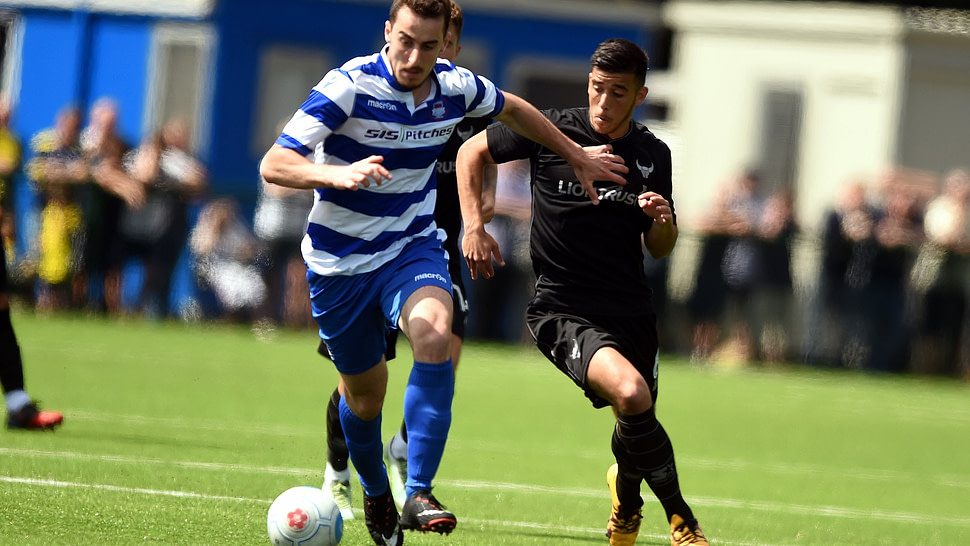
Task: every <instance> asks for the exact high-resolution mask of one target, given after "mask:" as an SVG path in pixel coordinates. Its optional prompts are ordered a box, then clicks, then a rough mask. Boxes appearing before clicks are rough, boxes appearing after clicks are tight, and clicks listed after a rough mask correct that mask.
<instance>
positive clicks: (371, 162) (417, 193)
mask: <svg viewBox="0 0 970 546" xmlns="http://www.w3.org/2000/svg"><path fill="white" fill-rule="evenodd" d="M450 13H451V2H450V0H394V2H393V3H392V5H391V9H390V16H389V18H388V21H386V22H385V25H384V38H385V42H386V45H385V46H384V48H383V49H382V50H381V51H380V52H378V53H375V54H372V55H369V56H365V57H358V58H355V59H352V60H350V61H348V62H347V63H345V64H344V65H343V66H341V67H340V68H339V69H335V70H331V71H330V72H328V73H327V74H326V75H325V76H324V78H323V79H322V80H321V81H320V83H318V84H317V85H316V86H314V88H313V89H312V90H311V92H310V96H309V97H308V98H307V100H306V101H305V102H304V103H303V105H302V106H301V107H300V108H299V110H297V112H296V113H295V114H294V116H293V118H292V119H291V120H290V121H289V122H288V123H287V125H286V126H285V127H284V129H283V133H282V134H281V135H280V136H279V138H278V139H277V140H276V143H275V144H274V145H273V147H272V148H271V149H270V150H269V151H268V152H267V153H266V155H265V156H264V158H263V161H262V163H261V165H260V173H261V174H262V176H263V179H264V180H266V181H268V182H270V183H275V184H280V185H284V186H289V187H295V188H311V189H314V190H315V198H314V205H313V208H312V210H311V211H310V215H309V225H308V227H307V235H306V237H304V239H303V243H302V250H303V257H304V260H305V261H306V263H307V279H308V281H309V285H310V298H311V302H312V309H313V316H314V318H315V319H316V321H317V324H318V325H319V332H320V338H321V340H323V341H324V342H326V344H327V346H328V347H329V350H330V356H331V357H332V360H333V362H334V365H335V366H336V368H337V370H338V371H339V372H340V377H341V380H342V381H343V383H344V385H345V392H344V396H343V397H342V398H341V401H340V421H341V425H342V426H343V429H344V433H345V436H346V440H347V446H348V449H349V451H350V459H351V461H352V462H353V464H354V467H355V468H356V469H357V472H358V474H359V476H360V480H361V485H362V487H363V490H364V519H365V522H366V523H367V527H368V530H369V532H370V534H371V537H372V538H373V539H374V542H375V543H377V544H401V543H403V539H404V537H403V533H402V530H403V529H414V530H418V531H424V532H427V531H434V532H438V533H450V532H451V531H452V530H453V529H454V527H455V525H456V523H457V519H456V518H455V516H454V514H452V513H451V512H449V511H447V510H446V509H444V507H443V506H442V505H441V503H439V502H438V501H437V499H436V498H435V497H434V496H433V495H432V494H431V488H432V481H433V479H434V476H435V474H436V472H437V470H438V466H439V464H440V462H441V457H442V454H443V453H444V447H445V441H446V440H447V437H448V430H449V428H450V425H451V402H452V398H453V396H454V371H453V368H452V362H451V356H450V354H451V347H450V345H451V322H452V305H453V304H452V298H451V288H452V283H451V279H450V277H449V274H448V263H447V255H446V252H445V251H444V249H443V247H442V243H443V239H444V235H443V233H442V232H441V230H439V229H438V228H437V226H436V224H435V222H434V207H435V175H434V173H435V162H436V159H437V157H438V155H439V154H440V152H441V149H442V147H443V146H444V145H445V143H446V142H447V140H448V138H449V137H450V136H451V133H452V132H453V131H454V128H455V125H457V124H458V122H460V121H461V120H462V119H463V118H465V117H492V118H495V119H497V120H499V121H502V122H504V123H505V124H506V125H508V126H509V127H512V128H513V129H514V130H515V131H517V132H518V133H520V134H522V135H523V136H525V137H527V138H530V139H532V140H535V141H537V142H539V143H541V144H542V145H544V146H546V147H547V148H549V149H551V150H554V151H555V152H556V153H558V154H559V155H560V156H562V157H563V158H565V159H566V161H567V162H568V163H569V164H570V165H572V166H573V168H574V170H575V171H576V173H577V176H578V178H579V179H580V180H584V181H586V182H587V183H590V184H591V183H592V181H593V180H612V181H614V182H616V183H620V182H622V180H623V178H622V176H620V174H617V173H615V172H613V169H616V168H617V167H616V166H615V165H612V164H610V163H609V162H603V161H601V160H600V159H598V158H591V157H588V156H587V155H586V153H585V152H584V151H583V149H582V148H581V147H580V146H579V145H578V144H576V143H574V142H572V141H571V140H570V139H568V138H567V137H566V136H565V135H563V134H562V132H560V131H559V130H558V129H556V128H555V126H553V125H552V124H551V123H550V122H549V121H548V120H547V119H546V118H545V117H544V116H542V114H541V113H539V111H538V110H536V109H535V107H533V106H532V105H530V104H529V103H527V102H526V101H524V100H522V99H521V98H519V97H516V96H515V95H512V94H510V93H505V92H503V91H501V90H500V89H498V88H497V87H495V85H494V84H493V83H492V82H491V81H489V80H488V79H486V78H483V77H481V76H478V75H475V74H473V73H471V72H470V71H468V70H467V69H464V68H459V67H456V66H455V65H454V64H452V63H450V62H441V63H439V62H438V61H437V57H438V53H439V52H440V51H441V48H442V46H443V45H444V41H445V34H446V32H447V28H448V24H449V18H450ZM311 156H312V157H311ZM624 171H625V168H624ZM389 328H399V329H400V330H401V331H402V332H403V333H404V334H405V336H407V338H408V340H409V342H410V344H411V349H412V353H413V355H414V363H413V365H412V368H411V373H410V376H409V378H408V384H407V387H406V389H405V396H404V418H405V421H406V423H407V429H408V436H409V438H408V440H409V442H408V480H407V484H406V490H407V494H408V498H407V500H406V502H405V504H404V508H403V510H402V511H401V514H400V516H399V515H398V511H397V507H396V506H395V505H394V500H393V498H392V496H391V492H390V488H389V484H388V478H387V471H386V468H385V466H384V461H383V445H382V442H381V410H382V407H383V403H384V396H385V393H386V390H387V377H388V370H387V363H386V361H385V360H384V356H383V355H384V352H385V333H386V332H387V331H388V329H389Z"/></svg>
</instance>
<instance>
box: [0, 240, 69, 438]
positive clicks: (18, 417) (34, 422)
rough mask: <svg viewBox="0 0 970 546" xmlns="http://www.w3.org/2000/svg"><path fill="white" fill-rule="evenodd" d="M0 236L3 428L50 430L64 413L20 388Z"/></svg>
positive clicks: (21, 377) (21, 369)
mask: <svg viewBox="0 0 970 546" xmlns="http://www.w3.org/2000/svg"><path fill="white" fill-rule="evenodd" d="M4 255H5V250H4V248H3V239H2V238H0V386H2V387H3V397H4V401H5V403H6V406H7V428H11V429H25V430H50V429H53V428H55V427H57V426H58V425H60V424H61V422H63V420H64V416H63V415H61V414H60V412H56V411H44V410H40V409H39V408H38V407H37V404H36V403H34V401H32V400H31V399H30V396H29V395H28V394H27V392H26V391H25V390H24V365H23V360H22V359H21V354H20V344H19V343H17V335H16V333H15V332H14V329H13V323H12V322H11V321H10V300H9V299H8V298H7V264H6V260H5V259H3V256H4Z"/></svg>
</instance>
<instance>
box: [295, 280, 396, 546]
mask: <svg viewBox="0 0 970 546" xmlns="http://www.w3.org/2000/svg"><path fill="white" fill-rule="evenodd" d="M307 280H308V281H309V284H310V294H311V304H312V308H313V317H314V319H315V320H316V321H317V324H318V326H319V327H320V338H321V340H323V341H324V342H325V343H326V345H327V349H328V354H329V356H330V357H331V358H332V359H333V363H334V366H335V367H336V368H337V371H338V372H340V378H341V383H342V384H343V392H342V393H341V394H342V396H341V397H340V399H339V401H338V402H337V404H338V414H339V419H340V427H341V428H342V430H343V437H344V439H345V441H346V444H347V450H348V452H349V455H350V460H351V461H352V462H353V465H354V468H355V470H356V471H357V474H358V476H359V477H360V483H361V487H362V488H363V490H364V520H365V523H366V525H367V529H368V531H369V532H370V535H371V537H372V538H373V539H374V541H375V542H376V543H377V544H384V543H386V542H387V541H389V540H390V541H393V540H395V537H396V540H397V541H398V543H400V542H402V541H403V534H402V532H401V529H400V525H399V523H398V511H397V508H396V507H395V506H394V499H393V498H392V497H391V491H390V487H389V484H388V481H387V471H386V469H385V467H384V461H383V452H384V446H383V444H382V442H381V411H382V409H383V404H384V396H385V394H386V392H387V376H388V373H387V363H386V361H385V360H384V357H383V354H384V349H385V348H384V333H385V331H386V330H385V324H386V319H385V318H384V314H383V312H382V311H381V309H380V306H379V305H378V304H377V301H378V296H377V292H379V290H380V288H379V287H380V283H379V282H378V280H377V279H376V276H375V275H368V274H365V275H359V276H354V277H322V276H319V275H316V274H314V273H312V272H308V274H307Z"/></svg>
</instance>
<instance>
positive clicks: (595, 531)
mask: <svg viewBox="0 0 970 546" xmlns="http://www.w3.org/2000/svg"><path fill="white" fill-rule="evenodd" d="M0 482H4V483H17V484H23V485H33V486H38V487H58V488H78V489H94V490H98V491H112V492H117V493H135V494H140V495H155V496H164V497H177V498H191V499H203V500H218V501H234V502H245V503H253V504H265V505H268V504H270V502H271V501H269V500H266V499H253V498H246V497H228V496H223V495H209V494H205V493H193V492H190V491H166V490H162V489H143V488H137V487H120V486H117V485H105V484H91V483H78V482H65V481H59V480H38V479H33V478H17V477H13V476H0ZM354 512H356V513H362V512H363V511H362V510H360V509H354ZM462 522H463V523H465V524H466V525H467V524H470V525H478V526H480V527H481V528H483V529H484V528H485V527H511V528H515V529H535V530H539V531H559V532H562V531H566V532H569V533H577V534H579V533H585V534H590V535H602V534H603V533H604V528H598V527H576V526H563V525H557V524H549V523H533V522H528V521H505V520H503V521H498V520H490V519H478V518H467V517H463V518H462ZM640 536H645V537H650V538H651V539H657V540H667V539H668V538H670V537H669V536H668V535H655V534H654V535H651V534H646V533H641V534H640ZM717 543H718V544H724V545H729V546H759V544H758V543H752V542H733V541H725V540H718V541H717Z"/></svg>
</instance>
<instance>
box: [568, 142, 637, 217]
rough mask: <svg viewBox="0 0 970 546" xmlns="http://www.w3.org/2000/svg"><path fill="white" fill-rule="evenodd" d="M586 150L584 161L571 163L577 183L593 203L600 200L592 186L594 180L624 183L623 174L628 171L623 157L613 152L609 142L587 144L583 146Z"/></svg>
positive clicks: (622, 184)
mask: <svg viewBox="0 0 970 546" xmlns="http://www.w3.org/2000/svg"><path fill="white" fill-rule="evenodd" d="M583 151H584V152H586V157H585V158H584V161H582V162H580V163H577V164H574V165H572V167H573V170H574V171H576V177H577V178H579V183H580V184H582V186H583V189H585V190H586V195H588V196H589V198H590V200H591V201H593V204H594V205H598V204H599V202H600V197H599V192H597V191H596V188H595V187H594V186H593V182H594V181H597V180H599V181H604V182H613V183H616V184H619V185H621V186H625V185H626V178H625V177H624V175H626V174H627V173H629V172H630V169H629V167H627V166H626V165H625V164H624V161H623V158H622V157H620V156H618V155H616V154H614V153H613V147H612V146H611V145H609V144H603V145H600V146H587V147H585V148H583Z"/></svg>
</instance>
